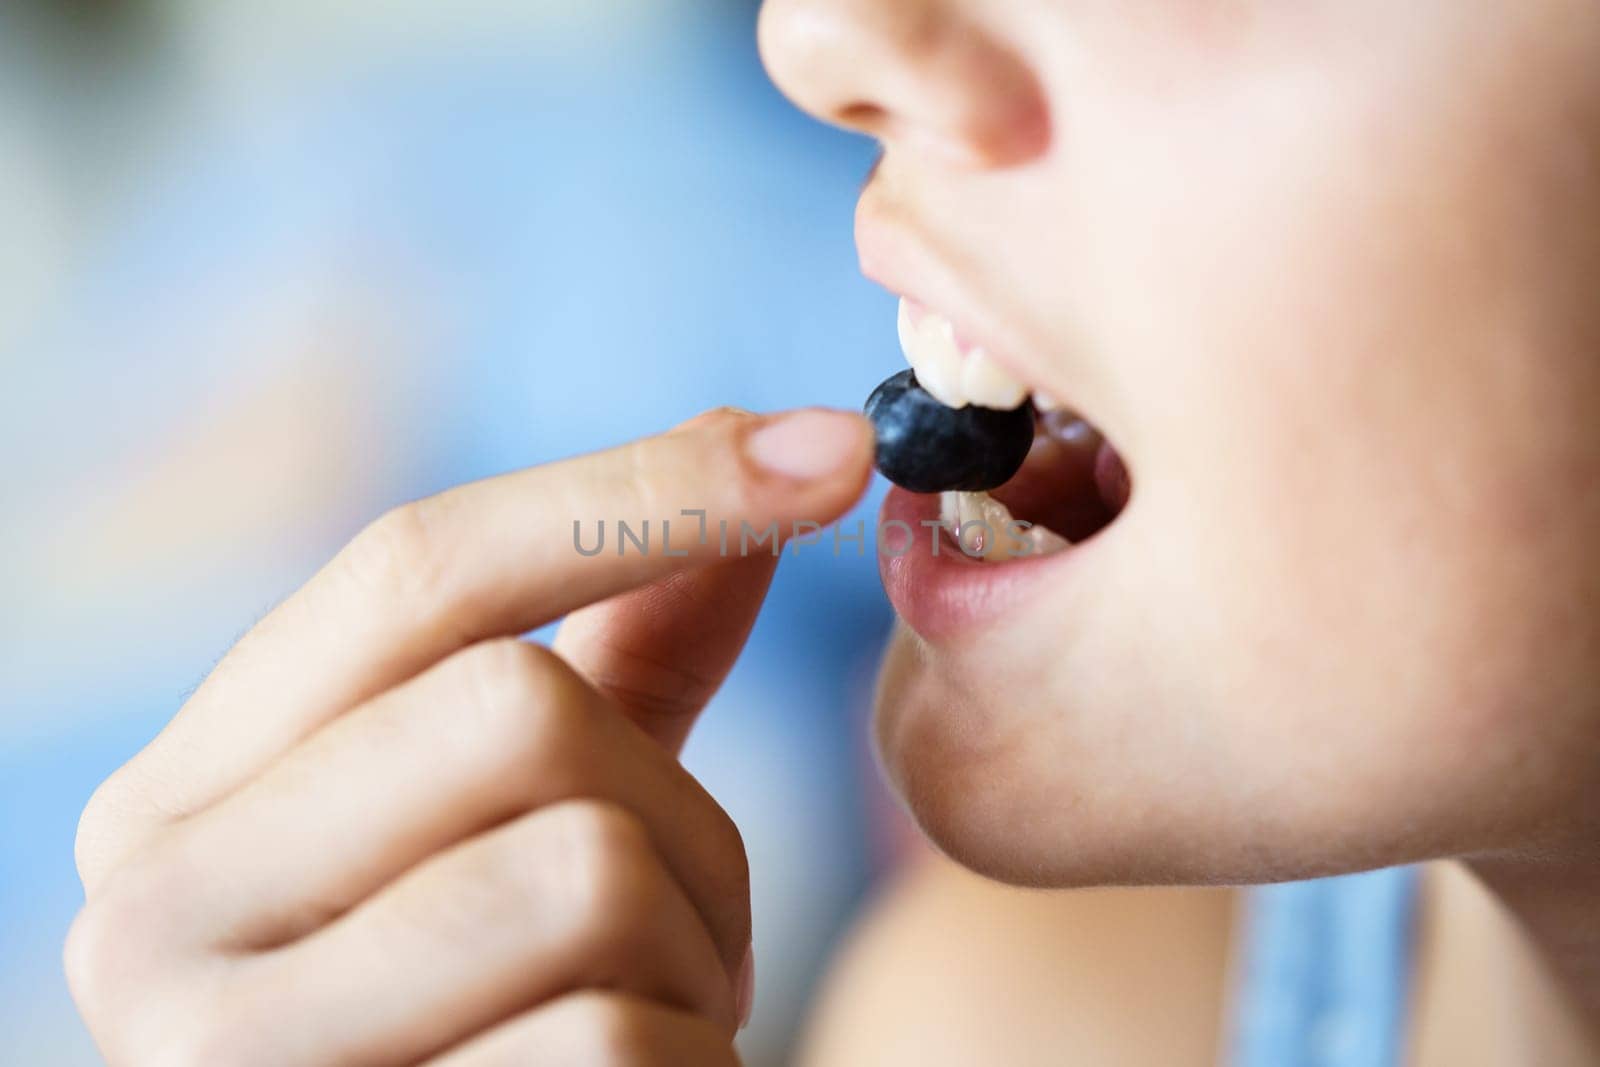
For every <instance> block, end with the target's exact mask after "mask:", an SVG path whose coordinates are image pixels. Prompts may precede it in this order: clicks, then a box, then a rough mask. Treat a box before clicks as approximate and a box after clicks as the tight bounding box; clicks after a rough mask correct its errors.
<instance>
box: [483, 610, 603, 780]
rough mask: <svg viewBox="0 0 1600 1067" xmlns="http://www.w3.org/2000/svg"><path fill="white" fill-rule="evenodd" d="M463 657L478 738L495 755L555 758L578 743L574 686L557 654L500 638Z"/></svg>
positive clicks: (526, 759)
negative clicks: (574, 743) (576, 738)
mask: <svg viewBox="0 0 1600 1067" xmlns="http://www.w3.org/2000/svg"><path fill="white" fill-rule="evenodd" d="M461 658H462V660H463V662H462V669H463V670H464V671H465V673H466V675H467V682H466V685H467V688H468V690H469V693H470V695H469V697H468V700H469V703H470V705H471V709H472V714H474V715H475V716H476V718H477V719H478V722H477V723H475V725H476V726H477V727H478V728H479V731H480V732H479V734H478V736H479V737H480V738H482V739H483V740H484V742H485V743H487V744H488V745H490V746H491V749H492V751H493V752H494V753H495V757H496V758H497V759H501V760H509V761H512V762H513V763H516V764H518V765H521V764H525V763H527V762H529V761H539V762H555V760H554V759H553V757H555V756H558V755H561V754H562V753H565V752H567V751H568V750H569V749H575V748H577V747H578V746H574V745H573V744H572V742H573V740H574V735H575V734H576V733H577V732H578V730H579V729H580V723H579V722H578V719H579V716H578V715H576V714H575V710H576V709H575V707H574V700H575V691H576V686H575V683H574V681H573V679H572V677H571V672H570V670H569V669H567V668H566V666H565V664H563V663H561V662H559V661H558V660H557V658H556V656H555V654H554V653H552V652H550V651H549V650H547V649H544V648H541V647H539V646H538V645H532V644H528V643H527V642H524V641H519V640H517V639H515V638H502V639H498V640H494V641H485V642H483V643H481V644H478V645H474V646H473V647H472V648H471V649H469V650H468V651H467V652H464V653H462V654H461Z"/></svg>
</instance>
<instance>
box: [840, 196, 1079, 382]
mask: <svg viewBox="0 0 1600 1067" xmlns="http://www.w3.org/2000/svg"><path fill="white" fill-rule="evenodd" d="M877 186H878V183H877V182H876V180H869V182H868V184H867V187H866V188H865V189H864V190H863V191H862V194H861V199H860V201H859V202H858V203H857V205H856V220H855V229H856V251H857V254H858V255H859V257H860V260H861V273H862V274H864V275H866V277H868V278H869V279H871V280H872V281H875V282H877V283H878V284H879V285H881V286H883V287H884V288H885V289H888V290H889V291H890V292H892V293H895V294H896V295H898V296H902V297H907V298H909V299H911V300H914V301H916V302H917V303H918V304H920V305H922V306H923V307H925V308H927V309H928V310H930V311H932V312H934V313H936V314H939V315H942V316H944V317H945V318H947V319H949V320H950V321H951V322H952V323H954V324H955V327H956V331H957V333H958V334H960V335H961V336H962V337H963V338H964V339H965V340H966V341H967V342H969V343H971V344H974V345H979V346H981V347H983V348H984V349H985V350H986V351H987V352H988V353H989V355H990V356H991V357H992V358H994V360H995V361H996V362H998V363H999V364H1000V365H1001V366H1002V367H1004V368H1005V369H1006V370H1007V371H1008V372H1009V373H1010V374H1011V375H1012V376H1013V377H1014V378H1016V379H1017V380H1018V381H1019V382H1022V383H1024V384H1025V385H1027V386H1028V388H1029V389H1030V390H1037V389H1048V391H1050V392H1051V393H1053V394H1055V395H1057V396H1059V395H1060V394H1059V393H1056V391H1055V390H1054V389H1053V388H1049V387H1048V386H1046V385H1045V384H1044V383H1042V382H1041V381H1040V379H1039V376H1038V375H1037V374H1035V373H1034V372H1033V368H1031V367H1029V366H1028V365H1027V364H1026V363H1024V362H1021V361H1019V359H1018V358H1017V353H1019V352H1022V351H1026V344H1025V342H1023V341H1022V340H1021V339H1020V338H1018V337H1016V336H1015V333H1014V329H1013V328H1012V327H1010V326H1009V325H1008V324H1006V323H1004V322H1001V321H998V320H997V319H996V317H995V316H994V314H993V312H992V311H990V310H989V309H988V308H987V307H986V306H985V304H984V303H983V301H982V300H980V299H979V298H978V297H977V296H976V295H975V294H974V292H973V288H972V286H971V285H970V284H969V283H968V282H967V280H966V279H964V278H963V277H961V275H960V273H959V272H958V271H957V270H956V269H955V268H954V267H953V266H952V265H951V262H950V259H949V257H947V256H946V255H945V254H944V253H943V252H941V250H940V247H939V243H938V242H937V241H936V240H935V239H934V237H933V235H931V234H930V233H929V232H928V231H927V230H926V229H924V228H923V227H922V226H920V225H919V224H918V223H917V220H915V219H912V218H909V217H908V215H907V213H906V212H905V211H903V210H901V209H899V208H898V207H896V206H893V205H890V204H888V203H886V202H885V198H884V197H883V196H882V195H880V193H879V191H878V187H877Z"/></svg>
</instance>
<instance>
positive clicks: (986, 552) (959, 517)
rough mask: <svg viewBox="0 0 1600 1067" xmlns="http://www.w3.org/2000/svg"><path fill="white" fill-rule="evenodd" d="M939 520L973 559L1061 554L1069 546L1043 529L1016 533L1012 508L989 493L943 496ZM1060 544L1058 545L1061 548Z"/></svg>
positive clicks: (949, 493)
mask: <svg viewBox="0 0 1600 1067" xmlns="http://www.w3.org/2000/svg"><path fill="white" fill-rule="evenodd" d="M939 517H940V521H942V522H943V523H944V525H945V529H947V530H948V531H949V532H950V534H951V536H952V537H953V538H955V540H956V543H957V544H958V545H959V546H960V548H961V551H962V552H965V553H966V554H967V555H969V556H972V557H973V558H974V559H983V560H985V561H990V560H1006V559H1013V558H1019V557H1022V556H1033V555H1041V554H1044V553H1046V552H1055V551H1059V550H1060V549H1061V548H1065V547H1066V546H1067V542H1066V541H1064V540H1062V539H1061V538H1059V537H1057V536H1056V535H1055V534H1054V533H1051V532H1050V531H1049V530H1045V529H1044V528H1043V527H1037V526H1035V527H1030V528H1028V529H1027V530H1025V531H1021V532H1020V535H1019V534H1017V533H1014V532H1013V530H1012V524H1013V523H1014V522H1015V521H1016V520H1015V519H1014V518H1013V517H1012V515H1011V511H1010V509H1009V508H1007V507H1006V506H1005V505H1004V504H1002V503H1000V501H998V500H996V499H995V498H994V497H992V496H990V495H989V494H988V493H957V492H948V493H941V494H940V496H939ZM1058 542H1059V544H1058Z"/></svg>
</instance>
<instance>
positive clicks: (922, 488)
mask: <svg viewBox="0 0 1600 1067" xmlns="http://www.w3.org/2000/svg"><path fill="white" fill-rule="evenodd" d="M866 413H867V418H869V419H871V420H872V425H873V427H874V428H875V429H876V430H877V434H878V444H877V461H878V469H879V470H880V471H882V472H883V475H884V477H886V478H888V479H889V480H890V481H891V482H893V483H894V484H896V485H898V486H900V487H902V488H904V489H909V490H911V491H912V492H913V493H939V492H943V491H945V490H947V489H960V490H966V491H968V492H975V491H977V490H979V489H993V488H995V487H996V486H999V485H1002V484H1004V483H1005V482H1007V481H1009V480H1010V478H1011V476H1012V475H1013V474H1016V473H1017V471H1018V470H1019V469H1020V468H1021V467H1022V461H1023V460H1025V459H1027V458H1028V449H1029V448H1030V447H1032V445H1033V406H1032V405H1031V404H1028V403H1024V404H1023V405H1022V406H1021V407H1019V408H1016V409H1015V410H1013V411H996V410H994V409H993V408H981V407H977V406H975V405H972V404H969V405H967V406H966V407H964V408H951V407H946V406H945V405H944V404H941V403H940V402H939V401H938V400H936V399H935V398H934V397H933V395H932V394H931V393H929V392H928V391H927V390H926V389H924V388H922V386H921V385H920V384H918V382H917V378H916V375H915V374H914V373H913V372H911V371H909V370H904V371H901V372H900V373H899V374H896V375H895V376H894V377H893V378H890V379H889V380H888V381H886V382H884V383H883V384H882V385H880V386H878V388H876V389H874V390H873V391H872V395H871V396H869V397H868V398H867V405H866Z"/></svg>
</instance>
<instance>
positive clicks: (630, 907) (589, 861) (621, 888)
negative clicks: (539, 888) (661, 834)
mask: <svg viewBox="0 0 1600 1067" xmlns="http://www.w3.org/2000/svg"><path fill="white" fill-rule="evenodd" d="M562 807H563V811H562V816H563V822H564V826H563V830H564V834H565V841H564V846H565V847H564V850H563V851H564V853H565V857H564V858H565V863H564V864H563V867H564V870H565V871H566V875H567V889H568V897H569V905H570V907H571V908H572V916H571V919H572V925H573V931H574V936H575V937H577V938H578V939H579V940H581V941H583V942H584V944H585V947H586V951H588V952H590V953H592V954H594V955H597V956H599V955H610V954H614V953H618V952H625V951H626V950H627V949H628V948H629V946H630V944H631V942H632V941H633V940H634V939H635V938H637V937H638V936H640V933H641V931H642V928H643V925H644V923H643V921H644V920H646V919H647V918H648V917H649V916H650V915H651V914H653V913H654V911H655V907H654V905H655V903H656V900H657V897H658V895H659V888H660V879H661V872H660V868H659V864H658V863H657V862H656V861H655V858H654V850H653V848H652V846H651V844H650V836H649V832H648V831H647V830H646V829H645V826H644V823H643V822H642V821H641V820H640V819H639V818H638V816H636V815H634V814H633V813H632V812H629V811H627V810H626V809H624V808H622V807H619V806H617V805H615V804H610V803H606V802H603V801H589V800H586V801H573V802H570V803H568V804H565V805H563V806H562Z"/></svg>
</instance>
